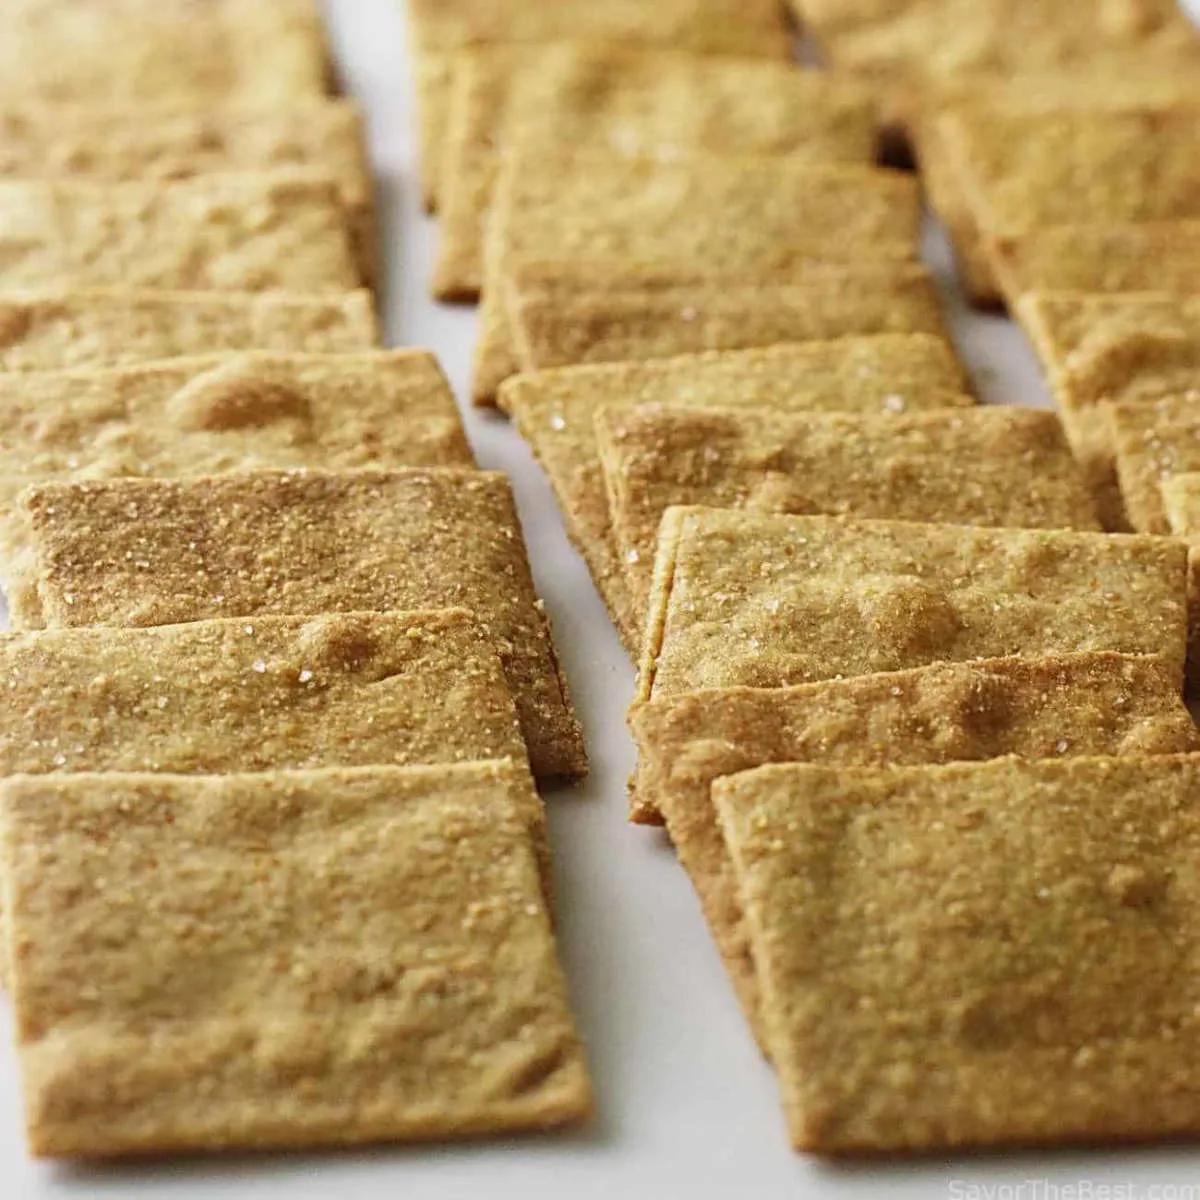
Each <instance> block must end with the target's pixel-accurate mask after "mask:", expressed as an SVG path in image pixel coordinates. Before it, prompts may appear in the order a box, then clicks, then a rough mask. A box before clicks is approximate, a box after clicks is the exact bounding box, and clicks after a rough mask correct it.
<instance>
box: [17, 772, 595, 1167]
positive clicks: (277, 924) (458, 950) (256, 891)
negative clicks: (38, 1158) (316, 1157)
mask: <svg viewBox="0 0 1200 1200" xmlns="http://www.w3.org/2000/svg"><path fill="white" fill-rule="evenodd" d="M0 799H2V801H3V808H4V818H5V820H4V825H5V851H6V853H5V858H6V860H7V863H8V870H9V874H10V880H11V884H10V889H9V895H10V899H11V904H12V910H11V912H12V937H13V951H14V953H13V962H14V976H13V983H14V987H13V999H14V1009H15V1018H16V1025H17V1042H18V1047H19V1055H20V1064H21V1075H22V1082H23V1090H24V1094H25V1114H26V1130H27V1134H28V1137H29V1142H30V1146H31V1148H32V1150H33V1152H34V1153H35V1154H38V1155H43V1156H71V1157H109V1156H115V1155H125V1154H145V1153H166V1152H178V1151H187V1150H204V1151H211V1150H229V1149H234V1148H246V1149H252V1148H267V1147H304V1146H315V1145H350V1144H355V1143H362V1142H369V1141H382V1140H400V1139H403V1140H413V1139H429V1138H446V1137H464V1136H468V1135H477V1134H486V1133H496V1132H501V1131H516V1130H525V1129H528V1130H537V1129H545V1128H549V1127H552V1126H557V1125H562V1124H565V1123H569V1122H575V1121H578V1120H581V1119H583V1118H585V1117H586V1116H587V1115H588V1113H589V1112H590V1109H591V1091H590V1085H589V1082H588V1076H587V1068H586V1066H585V1064H584V1060H583V1054H582V1048H581V1045H580V1042H579V1038H578V1036H577V1034H576V1032H575V1029H574V1023H573V1021H572V1019H571V1015H570V1012H569V1010H568V1007H567V996H566V985H565V981H564V979H563V975H562V970H561V968H560V966H559V964H558V960H557V954H556V951H555V945H554V938H553V933H552V930H551V924H550V917H549V913H548V911H547V909H546V904H545V900H544V897H543V893H542V886H541V880H540V877H539V864H538V852H537V846H536V839H535V836H534V834H533V832H532V830H531V814H532V812H533V811H534V809H535V806H536V805H537V797H536V795H535V794H534V792H533V788H532V783H531V781H530V779H529V775H528V773H527V772H526V771H524V770H523V769H522V768H518V767H515V766H514V765H513V764H511V763H472V764H466V765H462V766H453V767H450V766H439V767H421V768H376V769H363V770H342V771H316V772H308V771H301V772H282V773H275V774H270V775H262V774H259V775H237V776H224V777H216V776H205V777H181V776H147V775H122V774H113V775H94V776H86V775H85V776H75V777H71V778H63V777H52V778H46V777H42V778H30V777H17V778H14V779H8V780H6V781H5V782H4V783H3V785H0ZM81 979H85V980H87V981H88V983H87V986H80V982H79V981H80V980H81Z"/></svg>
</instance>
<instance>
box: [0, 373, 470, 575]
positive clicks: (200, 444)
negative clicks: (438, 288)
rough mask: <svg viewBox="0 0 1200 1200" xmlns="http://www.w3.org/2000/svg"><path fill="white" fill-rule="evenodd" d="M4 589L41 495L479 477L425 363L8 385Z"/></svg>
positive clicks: (50, 378) (0, 520) (108, 376)
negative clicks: (132, 481)
mask: <svg viewBox="0 0 1200 1200" xmlns="http://www.w3.org/2000/svg"><path fill="white" fill-rule="evenodd" d="M0 427H2V428H3V429H4V431H5V436H4V438H3V440H2V441H0V579H2V578H5V577H6V576H7V572H6V571H5V565H6V564H7V563H11V562H12V561H13V559H14V558H15V557H16V555H17V554H18V552H19V551H20V550H22V549H23V548H24V546H25V544H26V538H25V524H24V521H23V520H21V518H20V516H19V513H18V511H17V505H16V501H17V497H18V496H19V495H20V493H21V492H22V490H23V489H24V488H25V487H27V486H28V485H29V484H31V483H45V482H50V481H62V480H68V479H103V478H118V477H126V476H155V477H159V478H175V477H180V476H191V475H216V474H223V473H225V472H227V471H244V470H253V469H255V468H262V467H299V466H316V467H324V468H326V469H331V468H335V467H336V468H346V467H369V466H380V467H396V466H413V467H470V466H473V465H474V458H473V457H472V454H471V448H470V446H469V445H468V443H467V439H466V434H465V433H464V432H463V427H462V421H461V420H460V418H459V415H458V408H457V406H456V404H455V402H454V394H453V393H452V392H451V390H450V385H449V384H448V383H447V382H446V378H445V376H444V375H443V374H442V370H441V368H440V367H439V366H438V363H437V360H436V359H435V358H434V357H433V355H431V354H429V353H427V352H426V351H424V350H388V351H377V352H372V353H363V354H346V355H342V354H337V355H325V354H253V353H251V354H234V355H227V356H223V357H220V358H215V357H213V358H175V359H166V360H163V361H161V362H153V363H144V364H141V365H138V366H131V367H112V368H106V369H101V370H94V371H27V372H10V373H8V374H0Z"/></svg>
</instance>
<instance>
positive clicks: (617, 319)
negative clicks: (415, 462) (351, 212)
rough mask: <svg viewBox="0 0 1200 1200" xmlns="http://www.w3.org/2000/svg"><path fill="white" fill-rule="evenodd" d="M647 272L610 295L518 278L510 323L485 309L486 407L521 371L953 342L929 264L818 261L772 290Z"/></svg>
mask: <svg viewBox="0 0 1200 1200" xmlns="http://www.w3.org/2000/svg"><path fill="white" fill-rule="evenodd" d="M644 274H645V278H644V279H643V280H642V281H641V282H640V283H635V282H634V281H633V280H632V279H631V280H627V281H624V282H622V284H621V286H620V287H618V288H610V287H597V286H595V285H593V286H590V287H580V286H579V284H578V282H570V281H567V280H564V279H563V278H562V276H561V274H559V273H558V272H557V271H556V270H555V269H553V268H551V269H550V270H546V269H545V268H542V267H539V268H536V269H531V268H530V267H528V266H523V267H522V268H521V269H520V271H517V272H512V273H510V275H509V277H508V278H507V280H506V283H505V288H504V290H503V294H502V295H501V296H500V300H501V303H500V305H499V306H497V307H498V309H499V310H500V311H501V312H502V314H503V319H502V320H501V322H500V323H499V325H498V326H497V325H489V323H488V319H487V313H486V310H487V308H488V305H487V304H486V303H485V305H484V311H483V312H481V329H480V341H479V344H478V346H477V347H476V358H475V380H474V385H473V396H474V399H475V402H476V403H477V404H491V403H493V402H494V399H495V395H496V392H497V390H498V388H499V386H500V384H502V383H503V382H504V380H505V379H506V378H508V376H509V375H512V374H516V373H517V372H519V371H540V370H545V369H546V368H548V367H566V366H574V365H577V364H580V363H585V364H586V363H599V362H629V361H644V360H646V359H652V358H673V357H675V356H676V355H680V354H696V353H702V352H705V351H710V350H750V349H754V348H757V347H761V346H773V345H777V344H778V343H780V342H808V341H823V340H828V339H830V338H838V337H851V336H861V335H864V334H880V333H931V334H937V335H939V336H945V334H946V327H945V323H944V321H943V318H942V309H941V301H940V299H939V297H938V292H937V288H936V287H935V285H934V282H933V279H932V277H931V276H930V274H929V272H928V271H926V270H925V268H924V267H920V266H908V265H899V264H895V265H886V266H866V265H858V264H854V265H845V264H835V263H810V264H807V265H805V266H804V267H802V268H799V269H797V270H796V271H795V272H794V273H793V274H789V275H788V276H786V277H784V278H780V279H778V280H774V281H771V282H762V281H747V280H745V279H743V278H740V277H735V278H725V279H720V278H709V279H701V278H698V277H697V276H696V275H695V273H694V272H693V275H692V276H691V277H690V278H691V282H688V281H686V280H685V281H681V282H677V283H676V282H670V283H665V282H663V280H662V279H661V277H657V276H656V274H655V271H654V269H653V268H647V269H645V271H644ZM510 331H511V336H512V350H513V353H512V354H511V355H510V352H509V350H508V347H507V345H506V338H507V336H508V334H509V332H510Z"/></svg>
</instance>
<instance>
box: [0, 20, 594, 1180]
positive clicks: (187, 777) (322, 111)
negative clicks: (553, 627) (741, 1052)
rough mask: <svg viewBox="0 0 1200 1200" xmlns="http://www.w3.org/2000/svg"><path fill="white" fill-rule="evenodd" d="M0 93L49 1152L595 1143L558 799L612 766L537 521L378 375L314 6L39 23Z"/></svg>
mask: <svg viewBox="0 0 1200 1200" xmlns="http://www.w3.org/2000/svg"><path fill="white" fill-rule="evenodd" d="M0 60H2V61H3V62H4V65H5V81H4V84H3V85H0V87H2V88H4V89H7V87H8V84H9V83H10V82H11V83H12V84H13V88H12V92H11V94H10V95H5V96H0V128H2V129H3V131H4V138H3V141H4V148H3V150H0V230H2V232H0V427H2V428H3V429H4V431H5V433H4V438H3V444H2V446H0V581H2V583H3V586H4V589H5V592H6V594H7V597H8V602H9V610H10V623H11V627H12V630H13V631H12V632H9V633H6V634H3V635H0V812H2V821H0V824H2V825H3V830H4V838H3V853H2V854H0V882H2V884H3V904H2V905H0V918H2V920H0V945H2V947H3V950H2V953H0V958H2V959H3V966H4V973H5V974H6V976H7V978H8V982H9V984H10V986H11V991H12V997H13V1003H14V1010H15V1027H16V1038H17V1045H18V1051H19V1057H20V1063H21V1070H22V1079H23V1087H24V1093H25V1103H26V1119H27V1132H28V1138H29V1143H30V1146H31V1148H32V1150H33V1151H34V1153H36V1154H39V1155H49V1156H63V1157H98V1158H103V1157H111V1156H119V1155H129V1154H149V1153H155V1154H158V1153H167V1152H205V1151H213V1150H246V1149H260V1148H286V1147H307V1146H317V1145H350V1144H356V1143H362V1142H368V1141H378V1140H412V1139H441V1138H447V1137H464V1136H471V1135H482V1134H489V1133H496V1132H509V1131H521V1130H537V1129H543V1128H549V1127H553V1126H558V1125H563V1124H569V1123H573V1122H577V1121H580V1120H583V1119H584V1118H586V1117H587V1115H588V1113H589V1110H590V1107H591V1089H590V1083H589V1079H588V1073H587V1068H586V1065H585V1063H584V1058H583V1053H582V1048H581V1044H580V1040H579V1037H578V1035H577V1033H576V1031H575V1028H574V1022H573V1019H572V1016H571V1013H570V1010H569V1006H568V998H567V992H566V984H565V980H564V976H563V972H562V969H561V966H560V964H559V961H558V955H557V950H556V946H555V940H554V933H553V927H552V917H551V888H550V873H549V860H548V853H549V851H548V841H547V835H546V828H545V817H544V812H543V804H542V801H541V799H540V798H539V796H538V793H537V790H536V786H535V779H536V780H538V781H550V780H555V779H566V780H570V779H575V778H578V777H579V776H581V775H582V774H583V773H584V771H585V770H586V758H585V753H584V748H583V743H582V738H581V734H580V730H579V727H578V724H577V722H576V720H575V717H574V714H573V710H572V707H571V702H570V698H569V696H568V694H567V691H566V687H565V684H564V682H563V679H562V676H561V674H560V671H559V669H558V665H557V660H556V656H555V652H554V648H553V645H552V643H551V639H550V632H549V624H548V621H547V618H546V616H545V613H544V611H543V607H542V604H541V601H540V600H539V599H538V598H537V596H536V594H535V592H534V588H533V582H532V578H531V575H530V569H529V563H528V559H527V555H526V551H525V547H524V542H523V539H522V535H521V530H520V526H519V523H518V520H517V516H516V510H515V506H514V503H513V497H512V493H511V490H510V488H509V486H508V482H507V480H506V479H505V478H504V477H503V476H500V475H496V474H493V473H489V472H483V471H480V470H478V469H477V466H476V463H475V460H474V457H473V455H472V452H471V449H470V446H469V444H468V442H467V439H466V436H465V433H464V430H463V427H462V422H461V419H460V417H459V413H458V409H457V406H456V404H455V400H454V397H453V395H452V393H451V391H450V388H449V386H448V384H447V382H446V379H445V376H444V375H443V373H442V371H441V368H440V367H439V365H438V363H437V362H436V360H435V359H434V358H433V356H432V355H430V354H428V353H425V352H423V351H414V350H410V351H385V350H382V349H380V348H379V341H378V329H377V326H376V321H375V316H374V312H373V308H374V304H373V297H372V296H371V294H370V292H369V290H367V289H366V288H365V287H364V285H366V284H370V283H371V281H372V280H373V279H374V276H375V247H374V244H373V243H374V235H373V225H374V221H373V215H372V202H371V183H370V174H369V170H368V167H367V163H366V156H365V149H364V145H363V137H362V129H361V122H360V119H359V116H358V113H357V111H356V109H355V108H354V106H353V105H352V104H350V103H349V102H347V101H343V100H338V99H334V98H332V97H330V96H329V95H328V94H327V91H328V85H329V69H328V49H327V46H326V42H325V36H324V32H323V29H322V26H321V23H320V19H319V16H318V11H317V8H316V6H315V5H314V4H313V3H311V0H263V2H262V3H255V4H252V5H245V4H240V3H234V2H233V0H229V2H226V0H219V2H218V0H213V2H212V3H210V4H207V5H206V6H204V11H203V13H202V14H201V13H200V12H199V11H198V10H197V8H196V6H195V5H194V4H193V3H192V2H191V0H168V2H167V3H164V2H163V0H153V2H150V0H82V2H80V3H75V4H52V5H46V4H43V3H41V0H37V2H36V3H35V2H33V0H29V2H26V0H19V2H18V3H15V4H10V5H6V7H5V12H4V15H3V17H2V18H0ZM214 101H216V103H214ZM126 571H131V572H133V576H132V577H131V579H130V582H131V583H134V585H135V586H133V587H132V588H128V589H127V587H126V585H125V583H123V582H122V580H121V578H120V577H121V576H122V575H123V574H124V573H125V572H126ZM84 581H86V583H85V584H84V586H83V587H81V586H80V585H81V583H83V582H84ZM80 980H84V981H85V982H84V983H80Z"/></svg>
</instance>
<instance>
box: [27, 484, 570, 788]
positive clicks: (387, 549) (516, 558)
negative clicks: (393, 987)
mask: <svg viewBox="0 0 1200 1200" xmlns="http://www.w3.org/2000/svg"><path fill="white" fill-rule="evenodd" d="M25 508H26V511H27V513H28V518H29V521H30V531H31V537H32V543H31V544H32V545H33V548H34V554H33V562H32V564H31V565H30V567H29V572H28V573H29V576H30V579H31V584H30V585H29V586H22V587H20V588H18V591H17V595H18V599H20V598H21V597H22V596H23V595H24V594H26V593H32V592H34V591H36V597H37V609H38V610H40V611H35V612H29V611H25V610H24V609H23V608H22V606H21V605H20V604H18V605H16V606H14V609H13V613H12V616H13V621H14V624H15V625H18V627H19V626H20V624H21V623H24V624H25V625H26V626H28V625H29V624H31V623H33V622H36V621H37V620H39V619H40V620H42V621H44V622H45V624H47V625H49V626H51V627H56V626H78V625H96V624H101V625H167V624H173V623H175V622H180V621H195V620H201V619H204V618H208V617H251V616H258V615H260V614H264V615H265V614H277V615H306V614H310V613H327V612H353V611H361V610H372V611H389V610H395V609H401V610H405V609H417V608H444V607H455V608H465V609H468V610H469V611H470V612H472V613H474V614H475V616H476V618H477V620H478V621H479V624H480V626H481V628H482V630H483V632H484V635H485V636H486V637H487V638H488V640H489V641H490V642H491V643H492V644H493V645H494V646H495V647H496V649H497V651H498V653H499V654H500V657H501V660H502V661H503V663H504V667H505V671H506V673H507V675H508V680H509V684H510V686H511V688H512V691H513V696H514V698H515V700H516V704H517V711H518V714H519V716H520V719H521V728H522V731H523V732H524V734H525V739H526V743H527V745H528V746H529V754H530V760H531V762H532V764H533V769H534V772H535V773H536V774H537V775H538V776H539V777H540V778H552V777H564V778H574V777H577V776H579V775H582V774H583V773H584V772H585V770H586V759H585V754H584V749H583V740H582V737H581V735H580V731H579V726H578V724H577V723H576V721H575V716H574V712H573V710H572V707H571V702H570V699H569V697H568V695H567V691H566V684H565V681H564V680H563V678H562V676H561V675H560V673H559V670H558V664H557V661H556V658H555V654H554V647H553V645H552V644H551V640H550V630H549V623H548V621H547V619H546V616H545V613H544V611H543V609H542V604H541V602H540V601H539V600H538V599H537V596H536V594H535V593H534V589H533V580H532V578H531V576H530V573H529V561H528V559H527V557H526V553H525V544H524V541H523V539H522V537H521V527H520V524H519V521H518V519H517V514H516V508H515V506H514V503H513V498H512V492H511V490H510V488H509V484H508V480H507V479H505V477H504V476H503V475H499V474H493V473H490V472H489V473H484V472H478V471H459V470H450V469H444V470H437V469H432V470H422V469H409V470H404V469H398V470H390V471H373V470H372V471H345V472H330V473H324V472H317V471H312V472H310V471H288V472H278V471H262V472H255V473H253V474H245V475H224V476H214V477H210V478H204V479H196V480H183V481H165V480H163V481H153V482H152V481H143V480H136V481H117V480H114V481H101V482H96V483H76V484H49V485H44V486H40V487H36V488H31V489H30V490H29V491H28V492H26V494H25Z"/></svg>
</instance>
